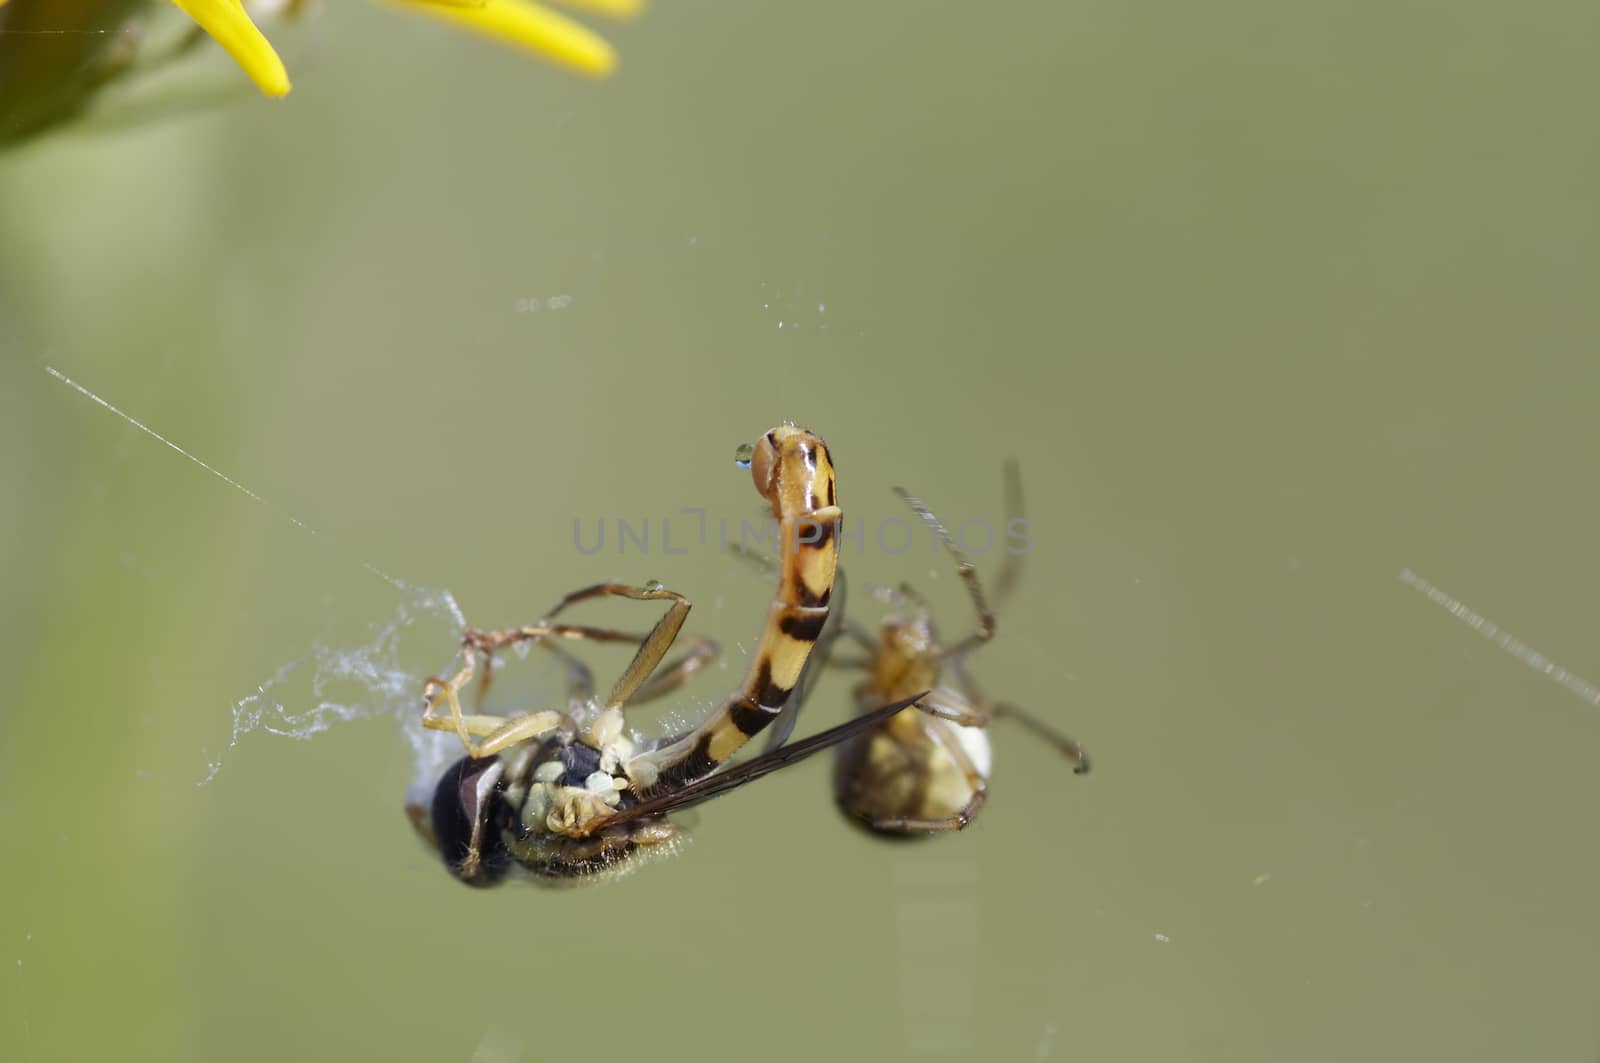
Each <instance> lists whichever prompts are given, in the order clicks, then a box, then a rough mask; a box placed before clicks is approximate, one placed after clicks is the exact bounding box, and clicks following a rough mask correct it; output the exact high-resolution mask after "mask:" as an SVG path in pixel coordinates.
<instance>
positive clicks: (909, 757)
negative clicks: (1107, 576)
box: [834, 462, 1089, 835]
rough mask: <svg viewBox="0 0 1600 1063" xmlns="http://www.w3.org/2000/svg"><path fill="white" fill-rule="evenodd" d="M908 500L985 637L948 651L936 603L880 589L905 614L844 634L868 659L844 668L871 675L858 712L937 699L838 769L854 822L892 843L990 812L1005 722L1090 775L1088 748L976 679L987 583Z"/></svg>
mask: <svg viewBox="0 0 1600 1063" xmlns="http://www.w3.org/2000/svg"><path fill="white" fill-rule="evenodd" d="M1005 476H1006V498H1007V510H1008V513H1007V517H1008V523H1007V527H1008V528H1012V527H1015V523H1016V521H1018V520H1020V519H1021V515H1022V483H1021V477H1020V474H1019V473H1018V470H1017V466H1016V463H1015V462H1008V463H1007V464H1006V473H1005ZM895 493H896V494H897V495H899V496H900V498H901V500H902V501H904V502H905V503H906V504H907V505H909V506H910V507H911V509H912V510H913V511H914V512H915V513H916V514H917V516H918V517H920V518H921V519H922V521H923V522H924V523H925V524H926V525H927V526H928V528H929V529H930V530H931V531H932V532H933V534H934V535H935V536H937V537H938V538H939V540H940V541H941V542H942V543H943V544H944V547H945V549H946V550H947V551H948V552H949V554H950V556H951V557H952V558H953V559H954V560H955V562H956V566H957V571H958V572H959V573H960V576H961V579H962V581H963V582H964V583H965V584H966V587H967V592H968V594H969V595H970V596H971V598H972V604H973V607H974V609H975V610H976V612H977V614H978V625H977V629H976V630H975V631H973V632H972V633H971V634H969V635H967V636H966V637H964V638H962V639H959V640H957V641H956V642H953V643H946V642H943V641H942V640H941V639H940V637H939V633H938V630H937V628H936V627H935V625H934V622H933V617H932V612H931V610H930V609H929V606H928V602H927V600H926V599H925V598H923V597H922V595H921V594H919V593H918V592H917V591H916V590H914V589H913V588H911V587H909V586H906V585H901V586H900V587H899V588H898V589H892V588H879V589H878V590H877V592H876V593H877V594H878V596H879V597H881V598H883V599H884V600H886V601H888V602H889V603H890V605H891V606H893V607H894V609H895V610H896V611H895V612H894V613H892V614H891V615H890V616H888V617H886V618H885V619H884V621H883V623H882V625H881V627H880V628H879V631H878V635H877V637H876V638H874V637H873V636H872V635H871V634H870V633H869V632H867V631H865V630H863V629H862V628H861V627H860V626H859V625H855V624H852V623H850V622H849V621H846V622H845V624H844V628H843V630H844V632H845V633H847V634H848V635H849V636H850V638H851V639H852V640H853V641H855V642H856V643H857V644H859V645H860V646H861V647H862V649H863V650H864V651H865V653H866V656H865V657H864V658H862V659H860V660H857V661H849V662H844V661H841V662H838V663H840V664H841V665H842V666H845V667H857V668H863V669H865V670H867V672H868V675H867V677H866V678H865V679H864V680H862V682H860V683H859V684H858V685H857V686H856V688H855V700H856V705H857V707H858V709H859V710H860V711H862V712H866V711H867V710H868V707H869V706H872V705H877V704H882V703H883V702H884V701H886V700H892V699H896V698H901V697H904V696H905V695H906V694H907V693H909V692H911V691H917V690H930V689H931V691H932V693H930V694H929V695H928V696H927V697H925V698H924V699H922V701H921V704H920V708H922V709H923V710H924V711H923V712H920V713H906V714H904V715H899V716H895V717H892V718H888V719H884V720H882V721H881V722H880V723H877V724H875V725H874V726H873V727H872V728H870V729H869V730H867V731H865V732H863V733H861V734H859V735H857V736H855V737H854V738H851V739H849V740H847V741H845V742H843V743H842V744H841V745H840V746H839V750H838V754H837V758H836V760H835V766H834V799H835V801H836V802H837V803H838V806H839V808H840V810H841V811H843V812H844V813H845V815H847V816H849V817H850V818H851V819H852V820H853V821H855V822H856V823H859V824H860V825H861V826H863V827H865V828H867V829H868V830H870V831H874V832H876V833H879V834H886V835H917V834H934V833H938V832H941V831H951V830H960V829H962V828H963V827H965V826H966V825H967V824H968V823H970V822H972V818H973V817H974V816H975V815H977V813H978V810H979V809H980V808H982V807H983V804H984V801H985V800H986V799H987V797H988V793H989V772H990V763H991V756H990V747H989V737H988V734H987V732H986V731H985V729H984V728H985V726H986V725H987V724H988V722H989V721H990V720H991V719H993V718H996V717H1009V718H1012V719H1015V720H1016V721H1017V722H1019V723H1021V724H1022V725H1023V726H1024V727H1026V728H1028V729H1029V730H1031V731H1032V732H1034V734H1036V735H1037V736H1039V737H1040V738H1042V739H1043V740H1045V741H1046V742H1048V743H1050V744H1052V745H1054V746H1055V747H1056V748H1057V749H1059V750H1060V751H1061V752H1062V753H1063V754H1065V756H1066V757H1067V758H1068V760H1069V761H1070V762H1071V763H1072V766H1073V771H1074V772H1075V773H1076V774H1079V775H1082V774H1085V773H1086V772H1088V770H1089V759H1088V757H1087V755H1086V754H1085V753H1084V751H1083V748H1082V747H1081V746H1079V745H1078V743H1077V742H1075V741H1074V740H1072V739H1071V738H1068V737H1066V736H1065V735H1062V734H1060V733H1058V732H1056V731H1055V730H1054V729H1052V728H1051V727H1049V726H1048V725H1046V724H1045V723H1043V722H1042V721H1040V720H1038V719H1037V718H1035V717H1034V716H1032V715H1030V714H1028V713H1026V712H1024V711H1023V710H1022V709H1020V708H1018V707H1017V706H1015V705H1011V704H1008V703H1004V702H991V701H990V700H989V699H988V698H987V697H985V696H984V694H983V693H982V692H981V691H980V690H979V689H978V687H977V684H976V683H974V682H973V679H972V676H971V675H970V674H969V672H968V671H967V661H968V659H969V658H970V656H971V655H972V652H973V651H974V650H976V649H977V648H978V647H980V646H982V645H983V644H984V643H986V642H988V641H989V640H990V639H991V638H993V637H994V631H995V619H994V612H993V610H992V609H991V608H990V606H989V603H988V601H987V599H986V598H985V597H984V593H983V587H982V585H981V584H980V583H979V582H978V573H977V568H976V566H974V565H973V563H972V561H971V560H969V559H968V558H967V556H966V555H965V554H964V553H963V552H962V551H961V549H960V548H959V547H958V546H957V545H956V543H955V541H954V540H953V539H952V538H951V536H950V533H949V532H948V531H946V530H945V527H944V525H943V524H941V523H940V522H939V519H938V518H937V517H935V516H934V515H933V514H932V513H931V512H929V510H928V508H927V507H926V506H924V505H923V504H922V503H921V502H920V501H918V500H917V499H916V498H913V497H912V496H911V495H910V494H908V493H907V492H906V490H905V489H904V488H901V487H896V488H895ZM1019 558H1020V554H1016V553H1012V554H1010V555H1009V556H1008V559H1007V563H1006V566H1005V567H1004V568H1003V569H1002V571H1001V575H1000V577H999V580H998V582H997V586H996V598H997V600H998V599H1000V598H1003V597H1004V596H1006V595H1007V594H1008V593H1009V592H1010V591H1011V589H1012V587H1013V586H1014V585H1015V583H1016V580H1017V576H1018V572H1019V569H1020V560H1013V559H1019Z"/></svg>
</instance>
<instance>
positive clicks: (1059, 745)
mask: <svg viewBox="0 0 1600 1063" xmlns="http://www.w3.org/2000/svg"><path fill="white" fill-rule="evenodd" d="M994 716H995V718H996V719H999V718H1001V717H1005V718H1008V719H1012V720H1016V721H1017V722H1018V723H1020V724H1021V725H1022V726H1024V727H1026V728H1027V729H1028V730H1030V731H1032V732H1033V733H1034V734H1035V735H1037V736H1038V737H1039V738H1042V739H1043V740H1044V741H1046V742H1048V743H1050V744H1051V745H1053V746H1055V747H1056V749H1058V750H1060V751H1061V755H1062V756H1064V757H1066V758H1067V759H1068V760H1069V761H1071V762H1072V774H1074V775H1087V774H1089V754H1088V753H1086V752H1084V749H1083V746H1081V745H1079V744H1078V741H1077V739H1075V738H1072V737H1071V736H1070V735H1066V734H1063V733H1061V732H1060V731H1058V730H1056V729H1055V728H1054V727H1051V726H1050V725H1049V724H1047V723H1045V722H1044V721H1043V720H1041V719H1039V717H1037V716H1035V715H1033V714H1032V713H1030V712H1026V711H1024V710H1023V709H1020V708H1018V707H1017V706H1015V705H1012V704H1010V703H1008V702H1000V703H998V704H996V705H995V706H994Z"/></svg>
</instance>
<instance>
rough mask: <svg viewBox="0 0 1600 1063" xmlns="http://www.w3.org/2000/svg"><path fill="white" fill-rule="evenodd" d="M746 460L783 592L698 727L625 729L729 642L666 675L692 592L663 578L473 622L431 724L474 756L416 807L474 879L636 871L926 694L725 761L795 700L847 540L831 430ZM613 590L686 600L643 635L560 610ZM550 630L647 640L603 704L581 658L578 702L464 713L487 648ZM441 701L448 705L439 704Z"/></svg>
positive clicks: (703, 646) (791, 430) (599, 587)
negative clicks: (497, 625) (713, 807)
mask: <svg viewBox="0 0 1600 1063" xmlns="http://www.w3.org/2000/svg"><path fill="white" fill-rule="evenodd" d="M746 451H747V452H748V453H745V452H746ZM741 459H742V460H741V464H744V463H745V461H744V459H747V460H748V464H749V468H750V470H751V475H752V477H753V479H754V481H755V485H756V489H757V490H758V491H759V492H760V493H761V495H762V497H763V498H765V499H766V500H767V502H768V503H769V504H770V505H771V507H772V512H773V514H774V516H776V517H777V519H778V525H779V535H780V540H781V544H782V546H781V550H782V559H781V569H780V573H779V579H778V589H777V593H776V595H775V596H774V598H773V600H772V604H771V606H770V609H769V611H768V616H767V622H766V625H765V627H764V628H763V631H762V636H761V643H760V645H759V647H758V649H757V651H756V653H755V656H754V657H753V659H752V661H751V666H750V670H749V674H748V675H747V676H746V678H745V680H744V682H743V684H742V685H741V686H740V687H739V688H738V689H737V690H735V691H734V692H733V693H732V694H731V695H730V696H729V697H728V699H727V700H726V702H724V704H723V705H722V707H721V708H720V709H718V710H717V711H716V712H714V713H713V714H712V715H711V716H710V717H709V718H707V719H706V721H705V722H704V723H702V724H701V725H700V726H699V727H697V728H695V729H694V730H693V731H691V732H689V733H688V734H685V735H682V736H680V737H677V738H672V739H668V740H665V741H662V742H659V743H656V744H654V745H651V746H649V747H647V748H640V747H639V746H638V745H637V744H636V743H635V742H634V741H633V739H631V738H630V737H629V736H628V735H627V734H626V733H625V732H624V726H623V724H624V720H623V708H624V706H626V705H628V704H630V703H636V702H637V701H639V700H642V699H647V698H650V697H655V696H659V695H660V694H662V693H665V692H666V691H667V690H670V689H673V688H674V687H676V686H677V685H678V684H680V683H681V682H683V681H684V680H685V679H686V678H687V677H688V676H689V675H690V674H692V673H693V672H694V671H695V670H697V669H698V668H699V667H700V666H701V665H703V664H704V663H705V662H706V661H708V660H709V659H710V657H711V655H712V654H714V653H715V645H714V644H712V643H709V642H708V641H707V640H703V639H702V640H697V641H696V642H695V644H694V646H693V647H692V648H691V649H690V650H689V651H688V652H687V653H686V654H685V655H684V656H683V657H682V658H680V659H678V660H677V661H675V662H673V663H672V664H669V665H667V666H665V667H664V668H661V670H660V672H659V674H658V672H657V669H658V667H660V666H661V663H662V660H663V658H664V657H665V656H666V654H667V651H668V649H669V648H670V647H671V646H672V644H673V642H674V641H675V640H676V638H677V636H678V632H679V630H680V629H681V628H682V626H683V623H684V620H685V619H686V618H687V616H688V614H689V609H690V602H689V600H688V599H687V598H685V597H684V596H683V595H681V594H678V593H677V592H675V591H670V590H667V589H665V588H664V587H662V586H661V585H660V584H658V583H653V582H652V583H649V584H646V585H645V586H642V587H639V586H631V585H627V584H621V583H601V584H596V585H594V586H591V587H586V588H584V589H582V590H578V591H574V592H573V593H571V594H569V595H567V596H566V597H565V598H563V599H562V600H561V601H560V602H559V603H557V605H556V607H555V608H554V609H553V610H551V612H550V613H548V614H546V616H545V618H544V619H543V620H541V621H540V622H539V623H537V624H533V625H530V626H527V627H521V628H508V629H505V630H501V631H490V632H484V631H476V630H468V631H467V632H466V634H465V635H464V637H463V639H462V650H461V653H462V656H463V658H464V663H463V666H462V667H461V669H460V671H458V672H457V673H456V674H455V675H454V676H452V677H451V678H449V679H440V678H430V679H428V680H427V681H426V683H425V684H424V689H423V693H424V700H425V706H424V709H423V715H422V723H423V725H424V726H425V727H427V728H430V729H433V730H442V731H454V732H455V733H456V735H457V736H458V737H459V738H460V739H461V743H462V745H463V746H464V747H465V748H466V751H467V755H466V756H465V757H463V758H462V759H461V760H459V761H457V762H456V763H455V764H453V765H451V766H450V767H449V768H448V769H446V770H445V772H444V775H443V777H442V778H441V779H440V780H439V783H438V785H437V787H436V788H435V790H434V792H433V796H432V800H431V803H429V805H428V807H426V808H424V807H423V805H422V803H421V802H413V803H410V804H408V807H407V813H408V814H409V815H410V817H411V820H412V822H413V823H414V824H415V825H416V826H417V829H418V830H419V831H420V832H421V833H422V834H423V836H424V837H425V838H427V839H428V840H429V841H430V842H431V843H432V844H433V845H434V847H435V848H436V849H437V850H438V851H439V853H440V855H441V856H442V857H443V859H444V862H445V866H446V867H448V868H449V869H450V871H451V872H452V873H453V874H454V875H455V876H456V877H457V878H459V879H460V880H461V881H463V882H466V883H468V884H470V885H475V886H483V885H491V884H494V883H495V882H498V881H500V880H501V879H502V878H503V877H504V876H505V874H506V873H507V872H508V871H509V870H510V869H511V868H512V867H513V866H515V865H521V866H522V867H524V868H526V869H528V870H529V871H531V872H532V873H533V874H534V875H535V876H537V877H538V878H540V879H544V880H559V879H566V880H572V879H576V878H579V877H581V876H587V875H595V874H599V873H603V872H610V871H617V870H622V869H624V868H625V867H627V866H629V863H630V858H632V857H634V856H635V854H638V853H641V852H644V851H648V850H651V849H656V850H657V851H659V848H660V847H662V846H663V845H665V844H666V843H668V842H670V841H672V840H673V838H674V837H675V834H676V828H675V827H674V825H673V824H672V823H671V822H670V821H669V820H668V819H667V814H668V813H670V812H673V811H676V810H679V809H683V808H687V807H689V806H691V805H695V804H699V803H701V802H703V801H707V800H710V799H711V798H712V797H715V796H718V795H720V794H723V793H727V792H728V791H730V790H732V789H735V788H737V787H739V786H742V785H744V784H745V783H747V782H751V781H754V780H755V779H758V778H760V777H761V776H763V775H766V774H769V773H771V772H773V771H776V770H777V769H779V768H781V767H784V766H786V765H789V764H793V763H795V762H797V761H799V760H802V759H804V758H805V757H808V756H810V755H812V754H813V753H816V752H818V751H820V750H822V749H826V748H828V747H829V746H832V745H834V744H836V743H839V742H842V741H844V740H846V739H848V738H850V737H851V736H852V735H856V734H859V733H861V732H862V731H864V730H866V729H867V728H870V727H872V726H875V725H877V724H879V723H881V722H882V721H884V720H886V719H888V718H889V717H890V716H892V715H894V714H895V713H897V712H899V711H901V710H902V709H905V708H907V707H909V706H912V705H914V704H915V703H916V700H917V698H916V697H910V698H905V699H902V700H900V701H898V702H897V703H895V704H892V705H885V706H883V707H882V708H881V709H877V710H874V711H873V712H871V713H868V714H866V715H863V716H860V717H857V718H856V719H854V720H851V721H850V722H848V723H846V724H843V725H841V726H839V727H835V728H832V729H830V730H828V731H824V732H822V733H820V734H817V735H813V736H811V737H810V738H807V739H805V740H803V741H800V742H795V743H792V744H790V745H787V746H783V747H782V748H779V749H775V750H771V751H769V752H767V753H765V754H763V755H762V756H760V757H758V758H756V759H754V760H751V761H748V762H746V763H744V764H741V765H739V766H737V767H735V768H732V769H730V770H728V771H724V772H721V773H718V769H719V768H720V767H722V766H723V765H724V764H725V763H726V762H727V761H728V759H729V758H730V757H732V756H733V755H734V754H735V753H737V752H738V751H739V749H740V748H742V747H743V746H744V744H745V743H746V742H747V741H749V740H750V738H752V737H753V736H755V735H757V734H759V733H761V731H762V730H763V729H765V728H766V727H767V726H768V725H769V724H770V723H771V722H772V721H773V720H774V719H775V718H776V717H777V716H778V715H779V714H780V713H781V712H782V711H783V709H784V705H785V703H786V702H787V701H788V700H789V696H790V693H791V692H792V691H793V690H794V688H795V686H796V685H797V684H798V683H799V680H800V676H801V673H802V671H803V670H804V668H805V665H806V661H807V658H808V657H809V656H810V653H811V648H812V646H813V644H814V643H815V642H816V640H817V637H818V635H819V634H820V633H821V631H822V628H823V625H824V624H825V623H826V621H827V619H828V611H829V610H828V603H829V598H830V597H831V595H832V593H833V585H834V576H835V571H836V568H837V564H838V552H839V543H838V522H839V519H840V510H839V507H838V501H837V498H836V494H835V491H836V488H835V483H834V475H833V462H832V459H831V457H830V455H829V453H828V448H827V445H826V444H825V443H823V441H822V440H821V439H820V438H818V437H817V436H816V435H813V434H812V433H811V432H809V431H807V430H805V429H802V428H797V427H795V426H792V425H783V426H780V427H778V428H774V429H773V430H772V431H770V432H768V433H766V435H764V436H763V437H762V438H761V439H760V440H758V441H757V442H756V443H755V444H754V446H753V447H748V448H741ZM600 597H622V598H628V599H633V600H636V601H665V602H670V603H671V604H670V605H669V607H668V609H667V612H666V614H665V615H663V616H662V618H661V619H660V620H659V621H657V623H656V625H655V627H654V628H652V629H651V630H650V632H649V633H648V634H646V635H644V636H635V635H630V634H626V633H623V632H618V631H611V630H608V629H604V628H592V627H585V626H579V625H570V624H558V623H553V622H552V621H553V620H554V617H555V616H556V615H557V614H558V613H560V612H561V611H562V610H564V609H565V608H566V607H567V606H569V605H572V604H574V603H576V602H579V601H584V600H588V599H593V598H600ZM551 638H571V639H589V640H593V641H610V642H618V641H630V642H632V641H636V642H638V644H639V648H638V650H637V652H636V653H635V654H634V657H633V660H632V662H631V663H630V664H629V665H628V667H627V669H626V670H625V671H624V672H623V673H622V676H621V678H619V679H618V680H617V682H616V684H615V686H613V687H612V689H611V692H610V694H608V695H607V696H606V698H605V700H604V701H603V702H601V701H599V700H598V699H595V698H594V697H593V696H592V695H593V690H592V686H593V684H592V681H591V680H589V678H588V674H587V669H586V668H584V667H583V666H582V665H581V663H579V662H577V661H576V660H575V659H573V658H570V656H569V657H568V660H569V676H570V677H571V678H570V680H569V698H568V709H567V711H566V712H557V711H553V710H546V711H539V712H529V713H524V714H521V715H517V716H512V717H503V716H493V715H469V714H467V713H464V712H463V711H462V708H461V700H460V691H461V690H462V688H463V687H464V686H466V685H467V684H468V683H469V682H471V680H472V677H473V674H474V671H475V667H476V660H477V658H478V657H479V656H480V655H482V656H484V657H485V658H486V659H487V658H489V657H490V656H492V654H493V653H494V652H495V651H496V650H497V649H500V648H502V647H505V646H509V645H513V644H517V643H535V644H541V645H546V646H547V647H548V648H552V649H554V648H555V647H554V646H553V644H551V643H549V642H547V640H548V639H551ZM558 652H559V651H558ZM564 656H566V655H564ZM574 666H575V667H574ZM486 677H487V670H486ZM441 702H442V703H444V704H445V705H447V706H448V709H449V711H448V713H444V712H442V711H440V705H441Z"/></svg>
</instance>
